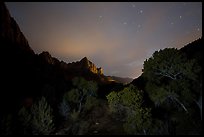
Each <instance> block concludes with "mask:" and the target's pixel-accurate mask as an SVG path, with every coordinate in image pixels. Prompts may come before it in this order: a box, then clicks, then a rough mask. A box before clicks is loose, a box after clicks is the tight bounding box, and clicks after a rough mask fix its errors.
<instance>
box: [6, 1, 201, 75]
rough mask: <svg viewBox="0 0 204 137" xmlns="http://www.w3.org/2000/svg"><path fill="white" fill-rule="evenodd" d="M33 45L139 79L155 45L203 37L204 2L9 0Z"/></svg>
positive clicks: (172, 44) (178, 45)
mask: <svg viewBox="0 0 204 137" xmlns="http://www.w3.org/2000/svg"><path fill="white" fill-rule="evenodd" d="M6 5H7V7H8V9H9V11H10V14H11V16H13V17H14V19H15V20H16V21H17V23H18V25H19V26H20V28H21V31H22V32H23V33H24V35H25V36H26V38H27V40H28V42H29V44H30V46H31V48H32V49H33V50H34V51H35V52H36V53H41V52H42V51H49V52H50V53H51V55H52V56H54V57H56V58H58V59H59V60H63V61H65V62H67V63H68V62H73V61H78V60H80V59H81V58H83V57H84V56H86V57H88V59H89V60H90V61H92V62H93V63H94V64H95V65H96V66H97V67H102V68H103V70H104V74H105V75H115V76H120V77H131V78H136V77H138V76H139V75H141V72H142V68H143V61H144V60H145V59H147V58H149V57H150V56H151V55H152V53H153V52H154V51H156V50H159V49H163V48H166V47H176V48H181V47H183V46H184V45H186V44H187V43H189V42H192V41H194V40H196V39H198V38H200V37H202V31H201V30H202V3H201V2H186V3H183V2H155V3H152V2H144V3H143V2H107V3H106V2H65V3H63V2H6Z"/></svg>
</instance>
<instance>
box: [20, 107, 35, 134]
mask: <svg viewBox="0 0 204 137" xmlns="http://www.w3.org/2000/svg"><path fill="white" fill-rule="evenodd" d="M18 116H19V121H20V123H21V124H22V127H23V134H24V135H26V134H29V132H28V131H29V129H30V128H31V120H32V115H31V114H30V112H29V110H27V109H26V108H25V107H22V108H21V109H20V110H19V112H18Z"/></svg>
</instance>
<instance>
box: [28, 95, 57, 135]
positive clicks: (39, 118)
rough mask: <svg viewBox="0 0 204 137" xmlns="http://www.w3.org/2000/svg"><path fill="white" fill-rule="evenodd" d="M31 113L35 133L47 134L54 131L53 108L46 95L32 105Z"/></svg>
mask: <svg viewBox="0 0 204 137" xmlns="http://www.w3.org/2000/svg"><path fill="white" fill-rule="evenodd" d="M31 113H32V115H33V119H32V128H33V133H34V134H43V135H47V134H50V133H51V132H52V131H53V127H54V124H53V116H52V109H51V107H50V106H49V105H48V104H47V102H46V99H45V98H44V97H42V98H41V99H40V100H39V101H38V102H37V103H36V104H34V105H33V106H32V108H31Z"/></svg>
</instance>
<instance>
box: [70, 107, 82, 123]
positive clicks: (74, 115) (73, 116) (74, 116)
mask: <svg viewBox="0 0 204 137" xmlns="http://www.w3.org/2000/svg"><path fill="white" fill-rule="evenodd" d="M79 114H80V113H79V112H78V111H76V110H75V109H74V110H73V112H71V114H70V116H71V120H72V121H73V122H76V121H77V120H78V118H79Z"/></svg>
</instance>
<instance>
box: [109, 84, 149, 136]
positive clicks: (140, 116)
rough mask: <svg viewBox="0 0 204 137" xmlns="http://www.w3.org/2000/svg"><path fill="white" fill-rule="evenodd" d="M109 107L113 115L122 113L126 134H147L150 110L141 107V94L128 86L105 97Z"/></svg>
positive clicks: (133, 87) (131, 86)
mask: <svg viewBox="0 0 204 137" xmlns="http://www.w3.org/2000/svg"><path fill="white" fill-rule="evenodd" d="M107 99H108V103H109V107H110V109H111V111H112V112H114V113H118V112H119V113H122V116H123V119H124V121H125V123H124V125H123V126H124V130H125V131H126V132H127V133H128V134H148V133H147V132H148V130H149V129H150V128H151V113H150V111H151V109H149V108H146V107H143V106H142V105H143V93H142V91H139V90H138V89H137V88H136V87H135V86H133V85H130V86H129V87H126V88H124V89H123V90H122V91H119V92H114V91H113V92H111V93H110V94H108V95H107Z"/></svg>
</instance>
